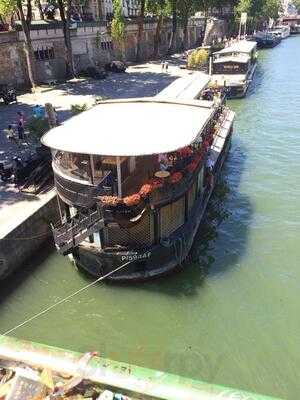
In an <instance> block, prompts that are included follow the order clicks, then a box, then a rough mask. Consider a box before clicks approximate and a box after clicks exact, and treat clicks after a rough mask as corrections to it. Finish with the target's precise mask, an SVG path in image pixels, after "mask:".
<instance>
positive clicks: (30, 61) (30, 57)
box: [14, 0, 37, 90]
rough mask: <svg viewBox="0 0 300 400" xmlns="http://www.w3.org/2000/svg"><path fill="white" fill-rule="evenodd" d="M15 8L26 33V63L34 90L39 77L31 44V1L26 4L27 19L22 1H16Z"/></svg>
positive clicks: (28, 0)
mask: <svg viewBox="0 0 300 400" xmlns="http://www.w3.org/2000/svg"><path fill="white" fill-rule="evenodd" d="M14 4H15V6H14V7H15V8H17V11H18V14H19V16H20V19H21V25H22V29H23V33H24V51H25V56H26V63H27V71H28V77H29V81H30V85H31V87H32V89H33V90H34V89H35V87H36V84H37V77H36V65H35V57H34V51H33V47H32V43H31V37H30V25H31V20H32V5H31V0H27V2H26V8H27V10H26V11H27V12H26V18H25V15H24V11H23V4H22V0H16V3H14Z"/></svg>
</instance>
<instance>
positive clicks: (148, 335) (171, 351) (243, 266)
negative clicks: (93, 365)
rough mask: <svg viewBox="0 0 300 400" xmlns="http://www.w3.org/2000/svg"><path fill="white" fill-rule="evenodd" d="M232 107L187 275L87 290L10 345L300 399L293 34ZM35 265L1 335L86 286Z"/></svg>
mask: <svg viewBox="0 0 300 400" xmlns="http://www.w3.org/2000/svg"><path fill="white" fill-rule="evenodd" d="M230 106H231V107H232V108H233V109H234V110H235V111H236V112H237V120H236V124H235V137H234V140H233V145H232V148H231V152H230V155H229V158H228V160H227V163H226V166H225V168H224V173H223V177H222V179H221V182H220V184H219V185H218V188H217V190H216V193H215V195H214V198H213V199H212V204H211V206H210V208H209V211H208V217H207V222H206V223H204V224H203V225H202V226H201V229H200V232H199V234H198V237H197V240H196V243H195V246H194V249H193V252H192V257H191V262H190V264H189V265H186V267H185V270H184V272H182V273H179V274H175V275H172V276H170V277H168V278H165V279H162V280H158V281H154V282H151V283H143V284H139V285H134V286H132V285H130V286H129V285H122V286H116V285H111V284H103V285H98V286H97V287H92V288H91V289H89V290H88V291H87V292H85V293H82V294H81V295H79V296H78V297H76V298H75V299H73V300H72V301H69V302H67V303H65V304H64V305H62V306H59V307H58V308H57V309H55V310H53V311H51V312H50V313H49V314H47V315H45V316H43V317H41V318H39V319H38V320H35V321H33V322H32V323H31V324H29V325H28V326H25V327H23V328H20V329H19V330H17V331H16V332H15V333H14V335H16V336H17V337H19V338H23V339H28V340H33V341H37V342H42V343H46V344H49V345H54V346H58V347H64V348H69V349H73V350H79V351H87V350H92V349H93V350H94V349H96V350H98V351H99V352H100V354H101V355H102V356H105V357H109V358H112V359H116V360H119V361H126V362H130V363H134V364H137V365H140V366H146V367H151V368H156V369H160V370H166V371H169V372H173V373H177V374H181V375H184V376H188V377H192V378H196V379H202V380H205V381H208V382H214V383H219V384H225V385H228V386H233V387H237V388H241V389H246V390H251V391H256V392H259V393H263V394H269V395H274V396H275V395H276V396H278V397H282V398H285V399H299V397H300V290H299V288H300V268H299V260H300V242H299V232H300V212H299V208H300V207H299V206H300V173H299V171H300V156H299V153H300V140H299V135H300V36H297V37H290V38H288V39H286V40H285V41H283V42H282V43H281V44H280V45H279V46H278V47H276V48H274V49H270V50H266V51H262V52H260V55H259V65H258V69H257V73H256V76H255V79H254V82H253V84H252V87H251V89H250V91H249V93H248V96H247V97H246V98H245V99H242V100H238V101H237V100H235V101H231V102H230ZM33 264H34V265H33V266H32V265H30V266H28V268H25V269H24V271H22V272H21V273H18V274H17V275H15V276H14V277H13V278H12V279H10V280H9V281H6V282H4V283H2V284H1V287H0V290H1V298H0V327H1V332H3V331H5V330H6V329H9V328H10V327H12V326H14V325H16V324H17V323H19V322H20V321H23V320H24V319H25V318H26V317H28V316H31V315H32V314H34V313H37V312H39V311H40V310H41V309H43V308H45V307H46V306H48V305H50V304H52V303H54V302H56V301H58V300H59V299H61V298H63V297H64V296H66V295H67V294H69V293H71V292H73V291H75V290H77V289H79V288H80V287H82V286H83V285H85V284H87V283H88V282H90V281H89V280H88V278H86V277H83V276H82V275H80V274H78V273H77V272H76V271H75V270H74V268H73V266H72V265H71V264H70V263H69V262H68V259H66V258H65V259H64V258H62V257H60V256H58V255H56V254H55V253H50V254H49V253H48V254H44V255H41V256H40V257H39V259H38V260H35V261H34V263H33ZM29 267H30V268H29ZM32 267H34V268H32Z"/></svg>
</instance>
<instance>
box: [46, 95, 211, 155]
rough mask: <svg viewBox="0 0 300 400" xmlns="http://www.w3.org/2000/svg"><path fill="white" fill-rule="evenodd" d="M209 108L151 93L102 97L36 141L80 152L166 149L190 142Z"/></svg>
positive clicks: (125, 152) (208, 115)
mask: <svg viewBox="0 0 300 400" xmlns="http://www.w3.org/2000/svg"><path fill="white" fill-rule="evenodd" d="M213 111H214V108H213V107H212V106H211V104H210V103H209V104H208V105H207V106H205V105H204V104H203V102H201V103H200V104H199V102H198V101H197V100H194V101H184V102H183V103H182V102H178V101H174V100H165V99H164V100H163V99H156V98H148V99H130V100H115V101H106V102H102V103H101V104H99V105H98V106H95V107H93V108H92V109H90V110H88V111H85V112H83V113H81V114H79V115H77V116H75V117H73V118H71V119H69V120H68V121H66V122H65V123H64V124H63V125H61V126H58V127H56V128H53V129H51V130H50V131H49V132H47V133H46V134H45V135H44V136H43V137H42V143H43V144H44V145H46V146H48V147H50V148H52V149H56V150H61V151H66V152H71V153H81V154H95V155H111V156H138V155H146V154H159V153H167V152H171V151H175V150H178V149H179V148H182V147H184V146H187V145H189V144H191V143H192V142H193V141H194V140H195V139H196V138H197V137H198V135H199V133H201V131H202V129H203V127H204V126H205V124H206V123H207V122H208V120H209V119H210V118H211V115H212V114H213Z"/></svg>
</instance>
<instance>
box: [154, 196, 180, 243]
mask: <svg viewBox="0 0 300 400" xmlns="http://www.w3.org/2000/svg"><path fill="white" fill-rule="evenodd" d="M184 219H185V198H184V197H182V198H181V199H179V200H177V201H175V202H174V203H170V204H168V205H167V206H165V207H162V208H161V209H160V236H161V238H162V239H163V238H166V237H168V236H169V235H170V234H171V233H173V232H174V231H176V229H178V228H180V227H181V226H182V225H183V224H184Z"/></svg>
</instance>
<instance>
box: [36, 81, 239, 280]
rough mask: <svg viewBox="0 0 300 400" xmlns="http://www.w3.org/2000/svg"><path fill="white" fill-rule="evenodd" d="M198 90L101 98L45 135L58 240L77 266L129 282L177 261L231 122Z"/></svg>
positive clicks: (224, 149)
mask: <svg viewBox="0 0 300 400" xmlns="http://www.w3.org/2000/svg"><path fill="white" fill-rule="evenodd" d="M188 79H189V80H190V79H191V78H188ZM205 79H207V82H208V81H209V77H206V78H205ZM202 83H204V82H202ZM177 85H178V84H177ZM204 87H206V85H205V84H203V85H202V88H201V91H200V93H198V94H196V93H195V90H194V89H193V90H191V84H190V83H189V84H188V85H185V84H183V86H182V85H181V87H180V91H181V94H178V95H176V93H173V98H172V99H170V98H168V97H167V96H157V97H154V98H141V99H127V100H126V99H125V100H116V101H104V102H102V103H101V104H99V105H97V106H95V107H94V108H92V109H91V110H89V111H86V112H85V113H82V114H80V115H78V116H76V117H73V118H72V119H71V120H69V121H67V122H66V123H65V124H64V125H63V126H59V127H56V128H54V129H52V130H51V131H49V132H48V133H46V134H45V135H44V137H43V138H42V142H43V143H44V144H45V145H47V146H49V147H50V148H51V149H52V154H53V170H54V176H55V185H56V190H57V194H58V203H59V208H60V214H61V223H60V224H59V225H58V226H54V227H53V233H54V239H55V243H56V247H57V249H58V251H59V252H60V253H62V254H64V255H67V254H69V255H71V256H72V257H73V259H74V261H75V263H76V265H77V267H78V268H80V269H83V270H84V271H87V272H88V273H89V274H91V275H93V276H94V277H101V276H105V277H107V279H110V280H119V281H121V280H122V281H125V280H146V279H150V278H153V277H157V276H159V275H163V274H166V273H168V272H170V271H172V270H174V269H176V268H180V266H182V264H183V262H184V260H185V259H186V257H187V256H188V253H189V251H190V249H191V246H192V243H193V239H194V236H195V234H196V232H197V230H198V227H199V224H200V221H201V219H202V217H203V214H204V211H205V209H206V206H207V203H208V200H209V198H210V195H211V193H212V191H213V188H214V186H215V183H216V180H217V178H218V175H219V173H220V170H221V168H222V165H223V162H224V160H225V157H226V155H227V153H228V150H229V146H230V141H231V135H232V129H233V120H234V113H233V112H232V111H230V110H229V109H228V108H227V107H226V106H225V104H224V98H223V97H222V94H218V95H216V96H213V98H212V100H203V98H207V90H210V89H207V88H206V89H205V90H203V89H204ZM184 88H186V90H189V91H190V93H191V94H190V95H189V96H190V100H189V99H187V98H186V97H188V96H187V95H186V90H185V89H184ZM196 92H197V91H196ZM168 93H170V91H168ZM166 94H167V93H166ZM199 98H200V99H199ZM122 266H123V267H122ZM119 267H120V269H118V271H116V269H117V268H119ZM114 271H115V272H114Z"/></svg>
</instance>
